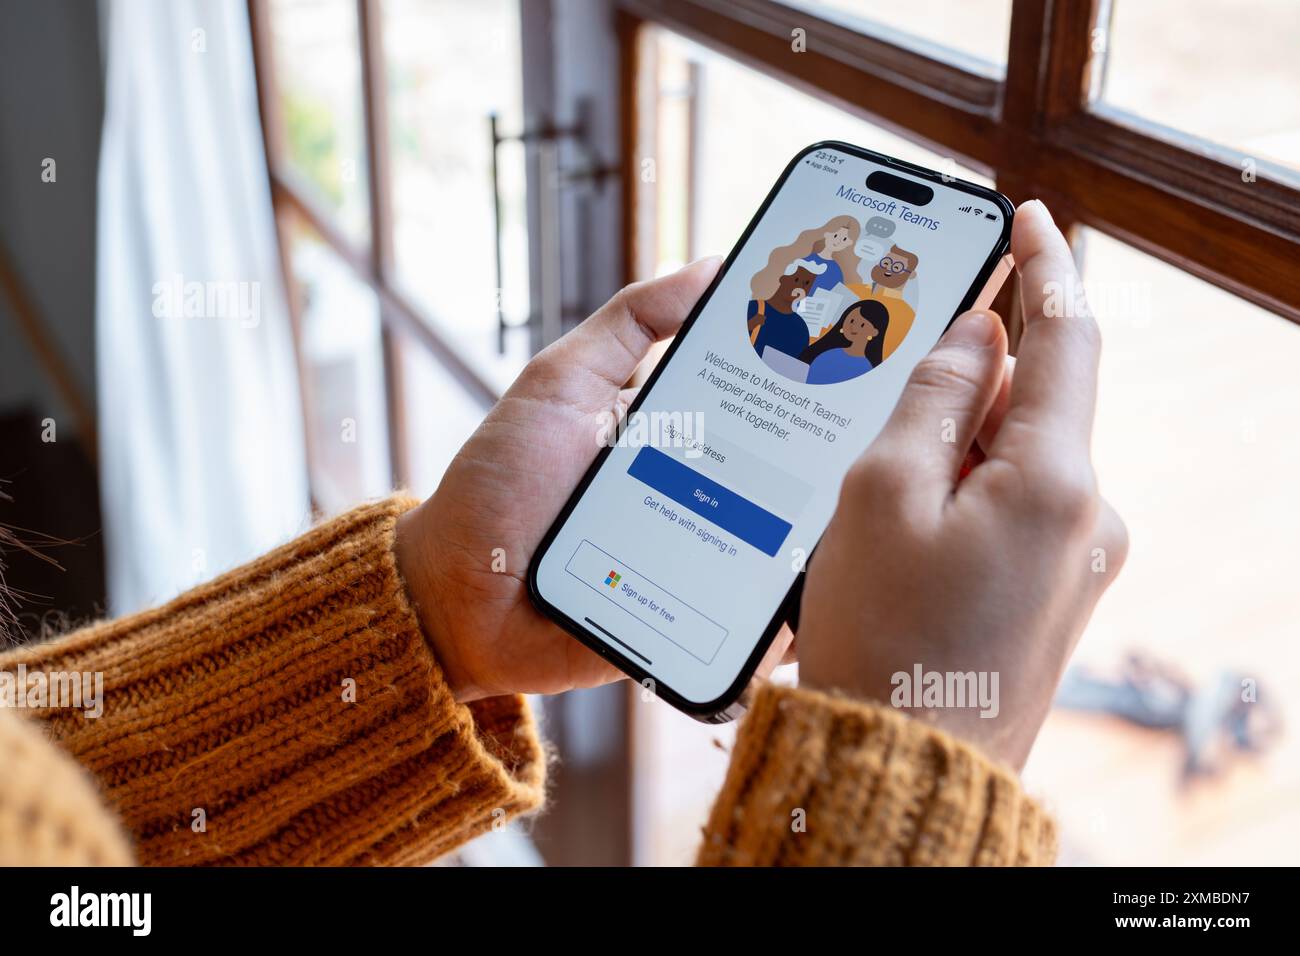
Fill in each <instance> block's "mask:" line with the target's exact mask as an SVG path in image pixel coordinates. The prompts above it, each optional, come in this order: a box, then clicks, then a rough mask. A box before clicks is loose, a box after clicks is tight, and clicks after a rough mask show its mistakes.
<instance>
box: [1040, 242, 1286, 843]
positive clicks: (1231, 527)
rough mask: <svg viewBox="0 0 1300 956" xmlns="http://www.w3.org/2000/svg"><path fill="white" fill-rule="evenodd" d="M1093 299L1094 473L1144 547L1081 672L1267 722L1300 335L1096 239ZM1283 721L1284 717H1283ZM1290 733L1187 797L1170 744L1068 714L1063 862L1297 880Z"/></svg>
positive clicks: (1056, 747) (1062, 766)
mask: <svg viewBox="0 0 1300 956" xmlns="http://www.w3.org/2000/svg"><path fill="white" fill-rule="evenodd" d="M1080 248H1081V251H1082V252H1083V254H1084V260H1083V261H1084V272H1083V276H1084V283H1085V286H1086V288H1087V290H1088V293H1089V299H1090V301H1091V302H1092V303H1093V308H1094V310H1095V311H1096V314H1097V318H1098V321H1099V322H1100V323H1101V327H1102V333H1103V335H1104V337H1105V342H1106V345H1105V349H1104V352H1103V355H1102V363H1101V372H1100V389H1099V397H1100V404H1099V407H1098V410H1097V423H1096V429H1095V432H1094V435H1095V438H1094V448H1093V451H1094V456H1095V459H1096V462H1097V470H1098V474H1099V475H1100V476H1101V480H1102V482H1103V487H1102V490H1103V493H1104V494H1105V495H1106V496H1107V498H1109V499H1110V500H1111V501H1112V502H1113V503H1114V505H1115V506H1116V508H1117V509H1118V510H1119V512H1120V513H1121V514H1122V515H1123V516H1124V518H1125V521H1126V522H1127V524H1128V526H1129V533H1130V535H1131V537H1132V541H1133V548H1132V553H1131V556H1130V559H1129V563H1128V565H1127V566H1126V567H1125V569H1124V573H1123V574H1122V575H1120V577H1119V579H1118V580H1117V581H1116V582H1115V585H1114V587H1112V588H1111V590H1110V591H1109V592H1108V593H1107V595H1106V597H1105V599H1104V600H1103V601H1102V603H1101V605H1100V607H1099V608H1098V610H1097V614H1096V615H1095V616H1094V618H1093V620H1092V622H1091V624H1090V625H1089V627H1088V631H1087V633H1085V634H1084V636H1083V638H1082V640H1081V641H1080V642H1079V648H1078V651H1077V652H1076V654H1075V658H1074V663H1073V666H1074V667H1076V668H1086V669H1087V670H1088V671H1090V672H1093V673H1096V674H1099V675H1105V676H1112V677H1113V676H1114V675H1115V674H1116V673H1117V672H1118V671H1120V670H1122V669H1123V668H1124V666H1125V664H1124V661H1125V659H1126V658H1127V657H1128V656H1129V655H1134V654H1136V655H1142V656H1143V657H1145V658H1148V659H1150V660H1152V661H1156V662H1160V663H1161V665H1162V666H1169V667H1171V668H1172V670H1173V673H1174V675H1175V676H1176V677H1178V678H1179V679H1185V680H1188V681H1191V682H1192V683H1193V684H1194V685H1195V686H1196V687H1197V688H1199V689H1201V690H1202V691H1206V690H1209V691H1213V690H1215V689H1216V688H1218V687H1226V688H1228V689H1229V692H1230V693H1231V692H1233V691H1234V690H1235V691H1236V692H1239V688H1240V682H1241V681H1242V680H1254V681H1256V682H1257V684H1258V691H1259V695H1260V701H1262V702H1264V703H1263V706H1266V707H1268V708H1269V709H1270V710H1272V709H1273V708H1275V707H1276V706H1277V703H1278V702H1279V700H1280V696H1281V694H1284V693H1285V691H1282V692H1279V691H1278V690H1277V688H1284V687H1290V686H1294V683H1295V681H1296V680H1297V679H1300V656H1298V655H1297V654H1296V652H1295V641H1294V634H1293V631H1294V626H1295V619H1296V613H1295V612H1296V601H1295V598H1294V594H1295V588H1294V584H1293V582H1292V581H1291V569H1292V568H1294V567H1295V564H1296V560H1297V559H1298V558H1300V511H1297V509H1296V508H1294V507H1293V506H1292V505H1291V499H1292V498H1293V493H1292V489H1293V488H1294V484H1295V482H1294V475H1295V474H1296V469H1297V468H1300V441H1297V439H1296V429H1295V423H1296V422H1297V421H1300V379H1298V378H1297V377H1296V375H1295V374H1294V369H1295V368H1296V367H1297V365H1300V335H1297V334H1296V330H1295V329H1294V328H1292V327H1291V326H1289V325H1288V324H1287V323H1285V322H1283V321H1282V320H1280V319H1278V318H1277V317H1276V316H1273V315H1270V314H1268V313H1267V312H1265V311H1264V310H1262V309H1260V308H1258V307H1257V306H1252V305H1249V304H1248V303H1245V302H1243V301H1241V300H1240V299H1238V298H1237V297H1236V296H1233V295H1230V294H1229V293H1226V292H1224V291H1222V290H1221V289H1217V288H1214V287H1213V286H1210V285H1209V284H1208V283H1205V282H1202V281H1200V280H1198V279H1193V278H1191V277H1189V276H1188V275H1186V274H1185V273H1182V272H1180V271H1178V270H1177V269H1174V268H1172V267H1170V266H1167V265H1165V264H1164V263H1161V262H1158V261H1156V260H1155V259H1153V258H1151V257H1150V256H1146V255H1143V254H1141V253H1138V252H1135V251H1134V250H1133V249H1132V248H1130V247H1129V246H1126V245H1125V244H1123V243H1121V242H1119V241H1117V240H1115V239H1112V238H1110V237H1108V236H1105V235H1102V234H1101V233H1098V232H1095V231H1093V230H1085V231H1084V234H1083V236H1082V242H1081V244H1080ZM1274 713H1275V711H1274ZM1297 746H1300V739H1298V738H1297V737H1296V736H1295V735H1294V734H1292V735H1289V736H1288V737H1286V738H1283V739H1281V740H1273V741H1271V746H1269V747H1267V748H1266V749H1265V750H1264V751H1263V753H1262V754H1261V756H1260V757H1259V758H1257V759H1253V760H1243V759H1242V757H1241V755H1239V754H1237V755H1218V754H1216V753H1215V752H1214V750H1213V749H1208V750H1207V755H1208V756H1209V757H1210V758H1212V759H1222V760H1223V767H1224V769H1225V772H1224V773H1223V774H1221V775H1219V776H1217V777H1214V778H1210V779H1203V780H1199V781H1195V782H1189V783H1187V784H1186V785H1183V786H1180V785H1179V784H1180V780H1181V779H1182V778H1181V774H1182V770H1183V761H1184V760H1185V751H1184V748H1183V746H1182V745H1181V743H1180V742H1179V741H1178V740H1177V738H1176V737H1174V736H1173V735H1169V734H1163V733H1158V732H1154V731H1146V730H1142V729H1139V728H1135V727H1132V726H1130V725H1127V724H1123V723H1121V722H1120V721H1118V720H1113V719H1098V718H1096V717H1094V716H1090V715H1080V714H1077V713H1071V712H1069V711H1065V710H1061V709H1058V710H1057V711H1056V712H1055V713H1054V714H1053V716H1052V717H1051V718H1050V719H1049V721H1048V723H1047V725H1046V727H1045V728H1044V731H1043V735H1042V737H1041V738H1040V741H1039V745H1038V746H1037V748H1036V749H1035V750H1034V753H1033V755H1032V756H1031V758H1030V764H1029V767H1028V768H1027V778H1028V780H1029V781H1030V784H1031V786H1033V787H1034V788H1035V789H1036V790H1037V791H1038V792H1040V793H1042V794H1044V795H1045V797H1046V798H1047V800H1048V801H1049V802H1050V803H1051V805H1052V806H1053V807H1054V809H1055V810H1056V812H1057V814H1058V816H1059V819H1060V823H1061V830H1062V834H1061V837H1062V846H1063V848H1064V851H1065V852H1064V858H1065V860H1066V861H1074V862H1079V863H1087V864H1102V865H1106V864H1109V865H1120V866H1123V865H1136V864H1139V863H1149V862H1151V861H1152V860H1159V861H1161V862H1162V863H1167V864H1171V865H1176V866H1183V865H1192V864H1204V865H1220V864H1226V863H1242V862H1249V863H1252V864H1274V865H1283V864H1289V863H1292V862H1293V861H1294V839H1293V838H1292V839H1279V837H1285V836H1286V835H1287V834H1294V833H1295V831H1296V828H1297V827H1300V811H1297V809H1296V808H1295V806H1294V801H1292V800H1289V799H1288V798H1287V797H1286V796H1285V794H1287V793H1289V792H1291V791H1292V790H1293V789H1294V788H1295V786H1296V783H1297V780H1300V772H1298V768H1300V761H1297V760H1296V749H1297Z"/></svg>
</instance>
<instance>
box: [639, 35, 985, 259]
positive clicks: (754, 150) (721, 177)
mask: <svg viewBox="0 0 1300 956" xmlns="http://www.w3.org/2000/svg"><path fill="white" fill-rule="evenodd" d="M657 35H658V38H659V39H658V43H657V57H656V58H657V61H658V64H659V69H658V82H659V102H660V110H659V117H658V119H659V124H660V125H659V129H658V133H657V143H656V151H657V155H656V177H655V189H656V192H657V197H656V198H657V203H656V207H657V210H658V216H659V222H658V224H657V225H658V230H657V231H658V243H657V248H658V255H659V259H658V266H657V270H656V271H657V272H659V273H663V272H666V271H671V270H672V269H675V268H677V267H678V266H680V265H681V264H682V263H683V261H685V259H686V257H687V255H691V256H695V255H708V254H711V253H719V254H722V253H726V252H727V251H729V250H730V249H731V247H732V246H733V245H734V244H735V242H736V240H737V239H738V238H739V237H740V235H741V233H742V232H743V231H744V228H745V226H746V225H747V224H748V223H749V220H750V218H751V217H752V216H753V215H754V211H755V210H757V209H758V206H759V204H760V203H761V202H762V200H763V197H764V196H766V195H767V191H768V190H769V189H771V188H772V184H773V183H774V182H776V180H777V177H778V176H780V175H781V172H782V170H784V169H785V167H786V164H787V163H789V162H790V160H791V158H793V157H794V155H795V153H797V152H799V150H801V149H803V148H804V147H805V146H808V145H810V144H812V143H815V142H817V141H818V140H823V139H838V140H844V141H846V142H849V143H853V144H855V145H858V146H864V147H866V148H868V149H874V150H877V151H878V152H882V153H886V154H888V155H890V156H894V157H897V158H899V159H906V160H910V161H911V162H915V163H919V164H921V165H923V166H929V167H931V168H934V169H941V170H946V171H949V172H951V174H952V175H954V176H957V177H960V178H962V179H967V180H971V181H974V182H978V183H983V184H984V185H988V186H991V185H992V182H991V181H990V180H988V179H987V178H985V177H983V176H981V175H979V174H978V173H976V172H974V171H973V170H970V169H967V168H965V167H962V166H958V165H957V164H956V163H955V161H953V160H952V158H951V157H945V156H941V155H939V154H938V153H934V152H932V151H930V150H928V149H925V148H924V147H922V146H917V145H916V144H915V143H912V142H910V141H909V140H906V139H903V138H902V137H900V136H896V135H894V134H892V133H889V132H887V131H885V130H883V129H881V128H880V127H878V126H874V125H872V124H871V123H868V122H866V121H864V120H860V119H857V118H856V117H853V116H850V115H849V114H848V113H845V112H843V111H842V110H839V109H836V108H835V107H833V106H830V105H827V104H825V103H823V102H821V101H820V100H818V99H816V98H814V97H812V96H808V95H807V94H804V93H800V92H798V91H797V90H794V89H792V88H791V87H789V86H788V85H786V84H784V83H781V82H779V81H777V80H774V79H772V78H770V77H768V76H765V75H763V74H762V73H758V72H756V71H754V70H751V69H749V68H748V67H744V66H741V65H740V64H739V63H737V62H736V61H735V60H731V59H729V58H727V57H724V56H721V55H719V54H716V53H713V52H711V51H709V50H706V49H704V48H703V47H701V46H699V45H697V44H694V43H692V42H690V41H688V40H685V39H683V38H681V37H679V36H677V35H676V34H672V33H669V32H668V31H665V30H660V31H657ZM690 64H694V71H692V70H691V69H689V66H690ZM691 93H693V94H694V96H695V100H696V102H695V113H696V116H697V118H696V119H695V120H694V121H693V122H692V121H689V119H688V116H689V110H688V109H687V108H686V107H685V106H683V105H681V104H682V102H683V97H684V96H688V95H690V94H691ZM773 116H780V117H781V122H779V123H774V122H772V121H771V117H773ZM738 144H743V149H741V151H740V154H741V155H743V161H737V158H736V157H737V155H738V153H737V145H738ZM692 157H693V158H692ZM692 169H693V170H694V172H691V170H692Z"/></svg>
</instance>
